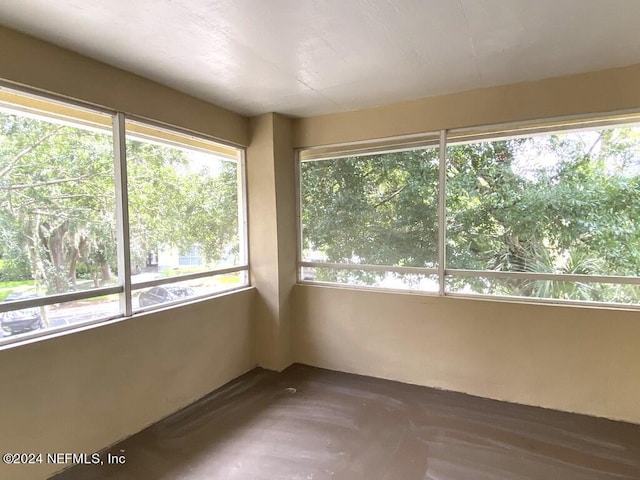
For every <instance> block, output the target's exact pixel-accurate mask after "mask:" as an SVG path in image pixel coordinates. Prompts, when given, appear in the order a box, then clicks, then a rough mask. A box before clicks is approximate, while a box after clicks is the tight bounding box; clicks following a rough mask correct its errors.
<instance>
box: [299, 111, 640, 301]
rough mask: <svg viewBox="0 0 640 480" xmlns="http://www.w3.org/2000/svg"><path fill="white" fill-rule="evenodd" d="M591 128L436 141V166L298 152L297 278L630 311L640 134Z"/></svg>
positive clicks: (624, 128)
mask: <svg viewBox="0 0 640 480" xmlns="http://www.w3.org/2000/svg"><path fill="white" fill-rule="evenodd" d="M588 124H589V122H585V124H582V125H580V126H579V128H576V126H575V125H574V126H572V127H565V128H563V127H562V126H556V127H554V128H549V127H548V126H545V127H544V128H540V127H538V132H536V131H533V129H530V130H529V133H527V132H526V131H525V130H524V129H520V128H514V129H512V131H511V132H509V133H505V131H501V132H497V131H496V132H494V133H491V132H490V131H484V132H480V133H478V131H476V132H471V133H469V132H464V131H457V132H456V131H454V132H450V133H449V134H448V135H447V134H445V132H443V133H442V135H441V141H440V149H441V151H442V152H445V155H444V156H443V157H445V158H442V159H441V162H440V164H438V162H437V155H438V149H437V148H432V149H429V148H427V149H425V150H416V149H415V148H410V149H406V150H402V151H396V152H394V153H392V154H389V153H385V152H384V151H381V152H379V153H371V152H370V151H369V152H368V154H367V155H365V156H348V155H344V154H343V155H340V156H337V155H336V156H335V157H332V156H331V149H330V148H325V149H324V155H321V156H319V157H318V156H316V157H314V156H313V151H312V150H311V151H309V153H307V152H305V151H303V152H302V153H301V164H300V193H301V195H300V197H301V210H300V212H301V247H300V248H301V258H300V260H301V263H300V280H301V281H315V282H318V281H328V282H334V283H347V284H356V285H364V286H377V287H380V286H382V287H387V288H401V289H406V288H411V289H415V290H421V291H433V290H438V288H437V286H438V285H439V286H440V289H439V291H440V293H441V294H450V295H490V296H501V297H502V296H504V297H518V298H523V299H525V298H526V299H538V300H539V301H543V300H544V301H563V302H564V301H569V302H572V301H573V302H587V303H591V302H598V303H607V304H626V305H634V304H638V303H640V278H638V275H639V273H640V223H639V222H638V221H637V218H638V215H639V212H640V127H639V126H636V125H634V124H631V123H626V124H619V123H618V124H615V123H611V124H610V125H608V124H605V125H604V126H602V124H598V126H593V127H589V126H588ZM591 124H593V125H596V122H591ZM514 130H515V131H514ZM341 151H342V150H341ZM418 152H419V156H420V158H423V159H424V160H427V159H428V160H427V161H426V162H424V161H422V163H421V162H416V159H417V158H418V156H417V154H418ZM308 157H311V158H308ZM438 180H439V181H438ZM439 192H440V195H438V193H439ZM438 199H440V201H439V202H438ZM438 259H439V260H440V263H438V261H437V260H438ZM361 262H362V263H372V264H374V265H375V266H376V267H375V268H372V271H365V272H361V273H360V274H358V275H355V274H354V273H353V270H352V268H353V265H352V264H358V263H361ZM398 266H409V267H419V270H415V271H411V272H403V271H402V270H399V271H395V272H394V270H393V268H394V267H398ZM386 267H389V269H388V270H386V271H385V270H384V268H386ZM425 268H427V269H434V268H435V269H436V271H435V274H436V275H435V278H434V275H433V272H431V273H430V271H428V270H423V269H425ZM381 272H382V273H381ZM420 274H422V275H424V276H423V278H420V279H418V280H416V275H420ZM354 278H355V279H356V281H354ZM434 286H435V287H434Z"/></svg>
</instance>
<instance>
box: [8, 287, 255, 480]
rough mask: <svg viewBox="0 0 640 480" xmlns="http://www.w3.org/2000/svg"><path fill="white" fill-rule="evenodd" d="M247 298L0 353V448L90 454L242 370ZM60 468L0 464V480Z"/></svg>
mask: <svg viewBox="0 0 640 480" xmlns="http://www.w3.org/2000/svg"><path fill="white" fill-rule="evenodd" d="M254 293H255V291H254V290H253V289H247V290H243V291H240V292H235V293H230V294H227V295H222V296H220V297H217V298H212V299H209V300H206V301H201V302H195V303H192V304H189V305H184V306H181V307H179V308H173V309H166V310H163V311H158V312H155V313H147V314H142V315H137V316H136V317H134V318H133V319H130V320H124V321H119V322H115V323H111V324H107V325H102V326H100V327H97V328H91V329H87V330H85V331H82V332H73V333H69V334H66V335H61V336H59V337H56V338H50V339H46V340H41V341H37V342H33V343H30V344H28V345H22V346H18V347H13V348H8V349H5V350H3V351H0V378H2V395H0V430H1V431H2V435H0V451H1V452H3V453H4V452H42V453H47V452H48V453H56V452H73V453H82V452H84V453H88V454H91V453H93V452H96V451H99V450H100V449H102V448H104V447H105V446H108V445H110V444H112V443H114V442H116V441H118V440H121V439H123V438H125V437H127V436H129V435H132V434H134V433H136V432H138V431H140V430H142V429H143V428H145V427H146V426H148V425H150V424H152V423H154V422H156V421H158V420H159V419H161V418H163V417H165V416H167V415H169V414H171V413H173V412H175V411H176V410H178V409H180V408H182V407H184V406H186V405H189V404H190V403H192V402H193V401H195V400H196V399H198V398H200V397H202V396H204V395H206V394H207V393H209V392H211V391H213V390H215V389H216V388H218V387H219V386H221V385H223V384H224V383H226V382H228V381H230V380H232V379H234V378H235V377H237V376H239V375H241V374H243V373H245V372H247V371H248V370H250V369H251V368H253V366H254V365H255V362H254V359H253V354H252V348H251V337H252V331H251V304H252V302H253V296H254ZM125 455H126V452H125ZM63 467H64V466H61V465H54V464H47V463H46V457H45V459H44V461H43V463H42V464H40V465H5V464H3V463H0V478H11V479H41V478H46V477H47V476H48V475H50V474H52V473H53V472H56V471H58V470H61V469H62V468H63Z"/></svg>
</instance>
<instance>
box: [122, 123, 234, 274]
mask: <svg viewBox="0 0 640 480" xmlns="http://www.w3.org/2000/svg"><path fill="white" fill-rule="evenodd" d="M238 159H239V152H238V151H237V150H236V149H230V148H227V147H222V146H218V145H216V144H213V143H211V142H205V141H203V140H199V139H193V138H190V137H186V136H182V135H179V134H176V133H173V132H169V131H164V130H160V129H155V128H150V127H146V126H144V125H140V124H137V123H135V122H127V170H128V171H127V173H128V183H129V222H130V242H131V267H132V282H133V283H134V284H135V283H138V282H143V281H147V280H151V279H156V278H166V277H171V276H176V275H184V274H189V273H196V272H203V271H208V270H211V269H215V268H223V267H228V266H235V265H240V264H243V263H245V261H246V260H245V254H244V239H243V238H242V232H241V230H240V227H241V223H240V222H239V218H240V213H239V212H240V204H239V201H238V199H239V189H238V180H239V171H240V170H239V168H238V166H239V161H238Z"/></svg>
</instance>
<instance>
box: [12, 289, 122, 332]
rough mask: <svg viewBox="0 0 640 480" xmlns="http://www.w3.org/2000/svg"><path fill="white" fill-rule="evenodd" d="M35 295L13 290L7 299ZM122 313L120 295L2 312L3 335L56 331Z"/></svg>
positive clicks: (32, 296) (24, 298) (23, 298)
mask: <svg viewBox="0 0 640 480" xmlns="http://www.w3.org/2000/svg"><path fill="white" fill-rule="evenodd" d="M35 296H36V295H35V294H34V293H32V292H29V291H26V292H24V293H12V294H10V295H9V296H8V297H7V299H6V301H9V300H27V299H29V298H34V297H35ZM119 313H120V302H119V297H118V295H117V294H114V295H104V296H100V297H95V298H87V299H84V300H76V301H73V302H66V303H61V304H55V305H47V306H44V307H34V308H26V309H22V310H14V311H11V312H4V313H0V327H1V328H0V330H1V334H0V337H1V336H4V337H12V338H13V337H15V336H28V335H29V334H32V333H34V332H39V331H42V330H51V331H55V330H56V329H58V328H60V327H67V326H69V325H81V324H83V323H86V322H89V321H92V320H97V319H100V318H110V317H117V316H118V315H119Z"/></svg>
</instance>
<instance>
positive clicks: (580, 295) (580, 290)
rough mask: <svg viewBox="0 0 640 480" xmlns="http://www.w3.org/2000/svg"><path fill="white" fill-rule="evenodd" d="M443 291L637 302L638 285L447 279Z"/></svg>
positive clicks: (639, 291)
mask: <svg viewBox="0 0 640 480" xmlns="http://www.w3.org/2000/svg"><path fill="white" fill-rule="evenodd" d="M446 288H447V292H450V293H468V294H483V295H500V296H518V297H530V298H550V299H556V300H575V301H583V302H607V303H628V304H638V303H640V285H618V284H608V283H587V282H568V281H561V280H531V279H526V280H523V279H506V278H486V277H481V276H478V277H456V276H447V278H446Z"/></svg>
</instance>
